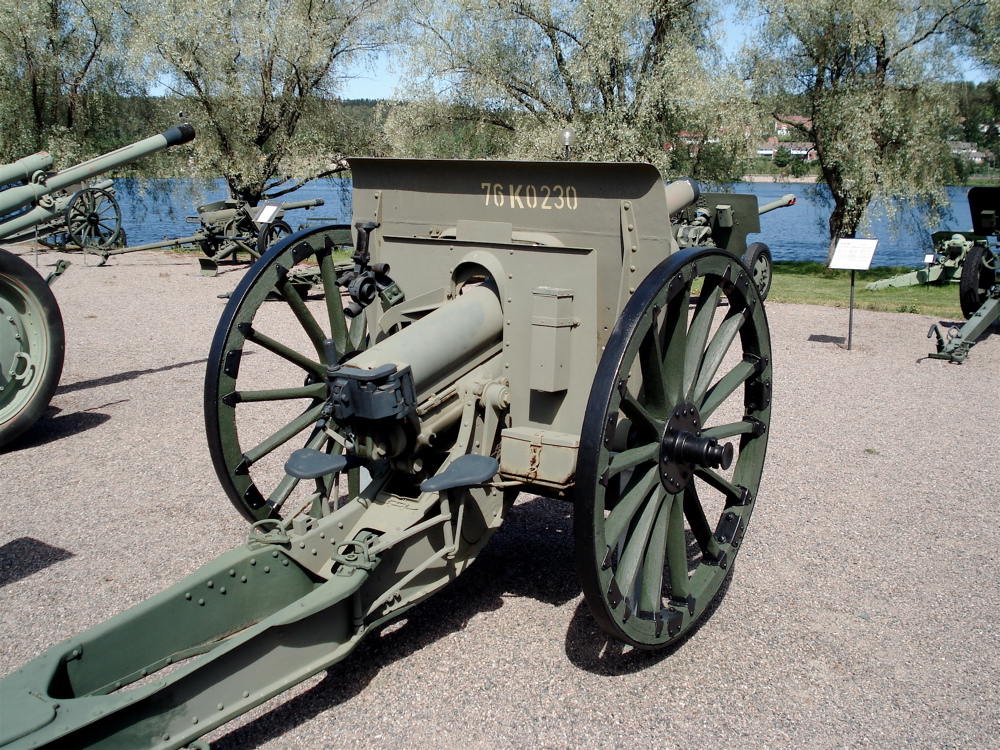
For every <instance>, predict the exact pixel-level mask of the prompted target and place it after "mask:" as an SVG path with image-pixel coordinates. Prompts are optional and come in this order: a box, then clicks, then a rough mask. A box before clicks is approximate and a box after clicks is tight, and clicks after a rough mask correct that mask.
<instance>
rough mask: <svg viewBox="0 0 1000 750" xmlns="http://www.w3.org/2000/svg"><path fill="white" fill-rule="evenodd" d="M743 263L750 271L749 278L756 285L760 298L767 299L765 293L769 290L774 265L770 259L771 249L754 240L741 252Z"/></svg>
mask: <svg viewBox="0 0 1000 750" xmlns="http://www.w3.org/2000/svg"><path fill="white" fill-rule="evenodd" d="M743 265H745V266H746V267H747V268H748V269H749V271H750V278H751V279H753V285H754V286H755V287H757V293H758V294H760V298H761V299H762V300H765V299H767V293H768V292H769V291H771V278H772V276H773V274H774V267H773V263H772V261H771V251H770V250H769V249H768V247H767V245H765V244H764V243H763V242H755V243H753V244H752V245H750V247H748V248H747V251H746V252H745V253H743Z"/></svg>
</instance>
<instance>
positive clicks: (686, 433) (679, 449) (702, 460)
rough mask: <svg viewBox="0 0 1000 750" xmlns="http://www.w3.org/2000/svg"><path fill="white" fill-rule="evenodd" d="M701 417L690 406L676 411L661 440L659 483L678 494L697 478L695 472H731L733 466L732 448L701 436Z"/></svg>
mask: <svg viewBox="0 0 1000 750" xmlns="http://www.w3.org/2000/svg"><path fill="white" fill-rule="evenodd" d="M701 428H702V422H701V415H700V414H699V413H698V408H697V407H696V406H695V405H694V404H691V403H687V402H684V403H680V404H677V406H675V407H674V409H673V411H672V412H671V414H670V419H668V420H667V424H666V426H665V427H664V428H663V436H662V437H661V438H660V462H659V463H660V482H661V483H662V484H663V488H664V489H665V490H666V491H667V492H670V493H671V494H675V493H677V492H680V491H681V490H683V489H684V488H685V487H687V485H688V483H689V482H690V481H691V478H692V477H693V476H694V470H695V468H697V467H699V466H701V467H707V468H712V469H716V468H722V469H728V468H729V467H730V466H731V465H732V463H733V446H732V444H730V443H726V444H725V445H719V441H718V440H716V439H715V438H705V437H702V436H701Z"/></svg>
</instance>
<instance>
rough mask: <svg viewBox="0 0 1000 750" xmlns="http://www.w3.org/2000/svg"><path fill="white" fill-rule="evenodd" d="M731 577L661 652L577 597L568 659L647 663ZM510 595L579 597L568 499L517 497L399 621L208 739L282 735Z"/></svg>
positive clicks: (224, 741) (239, 746)
mask: <svg viewBox="0 0 1000 750" xmlns="http://www.w3.org/2000/svg"><path fill="white" fill-rule="evenodd" d="M731 578H732V576H729V578H727V579H726V583H725V584H724V585H723V589H722V592H721V594H720V596H719V597H718V599H717V600H716V604H715V605H713V606H712V608H711V609H710V610H709V611H708V612H707V613H706V614H705V615H704V616H703V617H702V619H701V621H700V623H699V624H698V625H696V626H695V627H694V628H692V630H691V631H690V633H689V634H688V635H687V636H686V637H685V638H684V639H683V640H682V641H681V642H680V643H678V644H676V645H674V646H672V647H670V648H668V649H662V650H659V651H642V650H638V649H632V648H630V647H626V646H623V645H622V644H620V643H618V642H617V641H613V640H610V639H609V638H608V637H607V636H606V635H605V634H604V633H603V631H601V629H600V628H599V627H598V625H597V623H596V622H595V621H594V620H593V618H592V617H591V615H590V611H589V609H588V608H587V604H586V602H584V601H583V600H582V599H581V600H580V601H579V603H578V606H577V607H576V609H575V611H574V614H573V617H572V619H571V621H570V623H569V626H568V628H567V632H566V637H565V649H566V656H567V658H568V660H569V661H570V662H571V663H572V664H574V665H575V666H576V667H577V668H579V669H583V670H586V671H588V672H592V673H593V674H596V675H601V676H619V675H624V674H630V673H633V672H637V671H640V670H643V669H646V668H648V667H650V666H652V665H654V664H656V663H658V662H660V661H662V660H663V659H665V658H669V656H670V655H671V654H673V653H674V652H676V651H677V650H678V649H679V648H682V647H683V644H684V642H686V641H687V638H689V637H690V636H691V635H693V634H694V632H696V631H697V629H698V628H700V627H701V626H702V625H703V624H704V623H705V622H706V621H707V620H708V619H709V618H710V617H711V615H712V613H713V612H714V610H715V607H716V606H717V604H718V602H719V601H720V600H721V599H722V598H723V596H724V593H725V589H727V588H728V585H729V580H731ZM512 597H513V598H517V597H528V598H532V599H536V600H537V601H539V602H542V603H544V604H547V605H550V606H554V607H558V606H562V605H564V604H566V603H568V602H570V601H571V600H573V599H574V598H577V597H580V584H579V582H578V580H577V574H576V561H575V557H574V550H573V518H572V506H571V505H569V504H568V503H565V502H563V501H560V500H552V499H549V498H542V497H536V498H533V499H531V500H528V501H527V502H519V503H518V504H516V505H515V506H514V507H513V508H512V509H511V512H510V514H509V515H508V518H507V520H506V521H504V525H503V526H502V527H501V528H500V530H499V531H498V532H497V534H496V536H495V537H494V538H493V539H492V540H491V541H490V543H489V544H488V545H487V546H486V548H485V549H484V550H483V552H482V554H481V555H480V556H479V559H478V560H477V561H476V563H475V565H473V566H471V567H470V568H469V570H468V571H467V572H466V573H463V574H462V575H461V576H460V577H459V578H458V579H457V580H456V581H454V582H452V583H451V584H449V585H448V586H447V587H445V588H444V589H443V590H442V591H441V592H439V593H437V594H435V595H434V596H433V597H431V598H430V599H428V600H427V601H425V602H423V603H421V604H419V605H417V606H416V607H414V608H413V609H411V610H410V611H409V612H408V613H406V614H405V615H403V616H402V617H401V619H400V620H396V621H392V622H389V623H387V624H386V625H384V626H383V627H382V628H380V629H379V630H377V631H375V632H372V633H370V634H369V635H368V636H367V637H366V638H365V639H364V640H362V641H361V643H360V644H359V645H358V647H357V648H356V649H355V650H354V651H353V652H352V653H351V654H350V656H348V657H347V658H346V659H344V661H342V662H340V663H339V664H336V665H334V666H333V667H331V668H330V669H329V670H327V672H326V674H325V676H324V677H323V678H322V679H321V680H320V682H318V683H317V684H315V685H314V686H313V687H311V688H309V689H307V690H306V691H305V692H303V693H301V694H299V695H297V696H295V697H294V698H291V699H290V700H288V701H286V702H284V703H282V704H281V705H279V706H277V707H276V708H274V709H272V710H270V711H268V712H267V713H265V714H264V715H262V716H260V717H259V718H256V719H254V720H252V721H250V722H249V723H247V724H244V725H243V726H240V727H238V728H236V729H233V730H232V731H230V732H229V733H227V734H225V735H223V736H221V737H219V738H218V739H214V740H212V742H211V746H212V748H213V750H248V749H250V748H256V747H259V746H261V745H263V744H264V743H266V742H269V741H271V740H274V739H277V738H278V737H281V736H282V735H283V734H285V733H286V732H288V731H290V730H291V729H293V728H295V727H297V726H299V725H301V724H303V723H305V722H307V721H309V720H310V719H313V718H315V717H316V716H318V715H319V714H321V713H324V712H326V711H329V710H331V709H334V708H336V707H337V706H339V705H342V704H345V703H347V702H348V701H350V700H351V699H353V698H356V697H358V696H359V695H360V694H361V693H362V692H363V691H364V690H365V688H367V687H368V685H369V684H370V683H371V682H372V680H374V679H375V677H377V676H378V674H379V672H381V671H382V670H383V669H384V668H385V667H387V666H389V665H390V664H393V663H395V662H397V661H399V660H401V659H405V658H407V657H409V656H411V655H412V654H414V653H416V652H417V651H419V650H420V649H423V648H425V647H426V646H429V645H431V644H433V643H435V642H436V641H439V640H441V639H443V638H447V637H448V636H450V635H452V634H454V633H457V632H459V631H461V630H462V629H464V628H465V627H466V626H467V624H468V623H469V621H470V620H471V619H472V618H473V617H475V616H477V615H480V614H482V613H485V612H493V611H496V610H499V609H500V608H501V607H503V606H504V599H506V598H512ZM510 637H514V638H516V637H517V634H516V633H511V634H510Z"/></svg>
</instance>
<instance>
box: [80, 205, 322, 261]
mask: <svg viewBox="0 0 1000 750" xmlns="http://www.w3.org/2000/svg"><path fill="white" fill-rule="evenodd" d="M323 203H324V201H323V199H322V198H315V199H312V200H305V201H289V202H284V201H266V202H265V203H262V204H261V205H259V206H252V205H250V204H249V203H248V202H246V201H244V200H240V199H238V198H225V199H223V200H220V201H212V202H211V203H206V204H204V205H202V206H198V215H197V216H188V217H186V221H187V222H188V223H189V224H198V225H199V227H198V229H197V230H196V231H195V233H194V234H192V235H190V236H187V237H176V238H174V239H165V240H159V241H157V242H148V243H146V244H144V245H133V246H131V247H119V248H108V247H96V248H94V249H93V250H91V252H93V253H94V254H95V255H99V256H100V259H101V264H102V265H103V264H104V263H106V262H107V260H108V258H110V257H112V256H114V255H123V254H125V253H137V252H140V251H142V250H161V249H165V248H174V249H180V248H185V247H196V248H198V249H199V250H201V252H203V253H204V254H205V257H204V258H199V259H198V261H199V263H200V265H201V272H202V274H204V275H206V276H214V275H215V274H216V273H217V272H218V268H219V263H220V262H222V261H224V260H230V261H232V262H234V263H235V262H238V257H239V254H240V253H246V255H247V257H248V258H249V259H250V262H251V263H252V262H253V261H255V260H257V259H258V258H259V257H260V256H261V254H263V253H264V251H265V250H267V248H269V247H270V246H271V245H273V244H274V243H275V242H277V241H278V240H279V239H280V238H282V237H284V236H286V235H289V234H291V233H292V228H291V227H290V226H289V225H288V222H286V221H285V211H291V210H293V209H297V208H304V209H306V210H307V211H308V210H309V209H311V208H315V207H317V206H322V205H323Z"/></svg>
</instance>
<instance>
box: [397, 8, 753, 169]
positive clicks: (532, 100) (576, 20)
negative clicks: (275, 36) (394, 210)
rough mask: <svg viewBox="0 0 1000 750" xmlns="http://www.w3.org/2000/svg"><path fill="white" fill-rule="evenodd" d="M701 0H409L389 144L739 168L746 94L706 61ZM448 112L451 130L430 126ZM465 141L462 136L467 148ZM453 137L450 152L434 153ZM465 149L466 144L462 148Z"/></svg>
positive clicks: (405, 148)
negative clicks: (449, 133) (444, 133)
mask: <svg viewBox="0 0 1000 750" xmlns="http://www.w3.org/2000/svg"><path fill="white" fill-rule="evenodd" d="M711 7H712V6H711V5H710V4H708V3H694V2H691V1H690V0H447V1H445V2H440V1H438V0H418V1H417V2H415V3H413V4H412V7H411V14H410V15H411V24H410V25H409V26H408V28H409V29H410V30H411V31H412V34H411V36H410V37H409V38H408V39H407V40H406V46H405V50H404V54H403V55H401V57H402V58H403V59H404V60H405V61H406V62H407V63H408V75H407V76H406V79H405V80H406V81H407V86H408V90H409V92H410V93H411V95H412V97H413V101H411V102H408V103H406V104H403V105H400V106H397V107H395V108H394V109H393V110H392V111H391V112H390V114H389V120H388V123H387V132H388V134H389V139H390V142H391V144H392V145H393V146H394V148H395V150H396V152H397V153H401V154H411V153H414V152H426V151H427V150H428V148H427V144H428V141H429V142H430V143H431V144H432V146H434V148H431V149H430V150H431V151H432V153H435V155H470V156H480V155H486V154H483V153H476V152H475V151H474V150H473V149H474V148H477V147H485V146H488V147H490V148H495V149H497V151H498V152H499V153H500V154H503V155H507V156H512V157H515V158H558V157H560V156H561V155H562V153H563V147H562V145H561V144H560V142H559V139H558V134H559V132H560V131H561V130H562V129H563V128H564V127H566V126H567V125H568V126H570V127H571V128H572V129H573V130H574V131H575V134H576V143H575V145H574V146H573V156H574V157H576V158H589V159H598V160H642V161H648V162H652V163H655V164H657V165H658V166H659V167H661V169H664V170H666V171H670V172H673V171H676V170H679V169H684V170H687V171H692V172H694V173H695V176H699V177H702V178H706V179H730V178H732V177H733V176H738V175H739V174H741V172H742V169H743V167H744V166H745V164H746V157H747V156H748V155H749V154H750V153H751V150H750V145H751V144H752V139H750V138H748V137H747V135H746V131H747V129H748V127H749V126H750V125H751V124H752V122H751V121H752V117H751V115H750V114H749V112H750V108H749V102H748V98H747V97H746V96H744V95H743V94H742V91H743V89H742V87H741V85H740V83H739V82H738V81H733V80H727V81H725V82H724V83H723V82H722V78H721V75H720V76H716V75H714V74H713V72H712V68H711V67H710V66H709V63H710V61H711V59H712V57H713V55H715V53H716V50H715V48H714V47H713V44H712V42H711V41H710V38H709V35H708V33H707V31H706V29H707V28H708V25H709V23H710V21H711V12H712V11H711ZM449 124H451V125H462V126H463V127H465V128H466V129H467V131H468V132H470V133H472V134H473V135H474V136H475V137H474V138H473V139H472V140H471V141H466V142H465V144H464V145H465V151H466V153H461V151H462V149H461V146H462V144H455V143H453V142H452V141H451V140H450V139H448V138H442V137H441V135H440V131H441V128H444V127H448V126H449ZM470 143H471V148H470ZM448 148H453V149H454V150H456V151H459V153H457V154H448V153H446V152H445V153H442V150H445V151H446V150H447V149H448ZM470 151H471V153H469V152H470Z"/></svg>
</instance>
